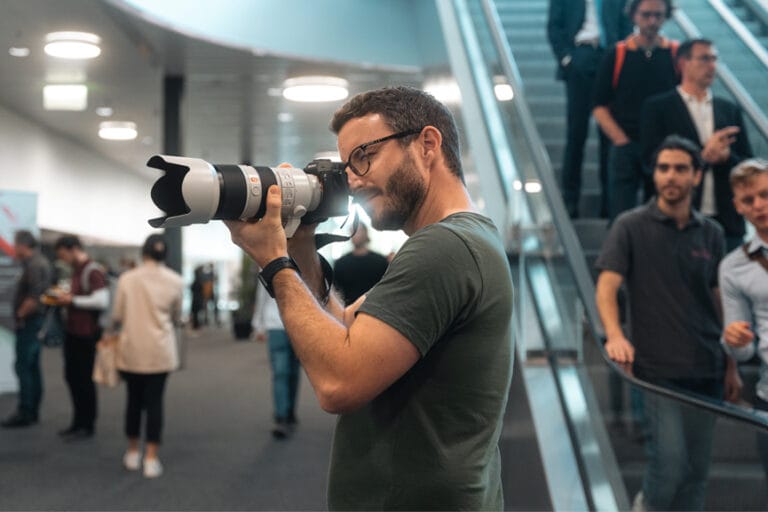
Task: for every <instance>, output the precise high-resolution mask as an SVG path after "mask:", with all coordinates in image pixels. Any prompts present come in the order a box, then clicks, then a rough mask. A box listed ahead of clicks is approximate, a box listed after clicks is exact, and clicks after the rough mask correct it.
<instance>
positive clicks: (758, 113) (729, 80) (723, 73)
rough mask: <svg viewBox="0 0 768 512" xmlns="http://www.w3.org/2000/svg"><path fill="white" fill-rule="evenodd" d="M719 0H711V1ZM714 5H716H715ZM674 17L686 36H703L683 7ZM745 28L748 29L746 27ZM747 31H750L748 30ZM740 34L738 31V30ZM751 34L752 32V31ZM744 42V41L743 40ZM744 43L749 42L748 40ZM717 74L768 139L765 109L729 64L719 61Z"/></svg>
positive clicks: (676, 10) (767, 55) (766, 63)
mask: <svg viewBox="0 0 768 512" xmlns="http://www.w3.org/2000/svg"><path fill="white" fill-rule="evenodd" d="M713 1H717V0H710V3H711V2H713ZM713 7H714V6H713ZM729 14H730V15H731V17H733V18H734V19H735V20H736V21H737V22H738V23H739V24H741V21H739V20H738V18H736V17H735V16H733V13H729ZM673 18H674V20H675V22H676V23H677V25H678V26H679V27H680V30H682V31H683V33H684V34H685V37H687V38H689V39H696V38H700V37H702V34H701V31H699V29H698V27H696V25H695V24H694V23H693V21H691V19H690V18H689V17H688V16H687V15H686V14H685V13H684V12H683V11H682V10H681V9H679V8H678V9H675V11H674V13H673ZM741 26H742V27H744V25H743V24H741ZM744 30H747V29H746V28H745V27H744ZM747 32H749V31H748V30H747ZM737 35H738V31H737ZM750 35H751V33H750ZM752 37H753V39H754V36H752ZM742 42H744V41H743V40H742ZM744 44H747V43H746V42H745V43H744ZM757 44H758V45H760V43H759V42H757ZM747 47H748V48H750V50H751V49H752V47H751V46H750V45H748V44H747ZM763 52H764V53H766V58H768V52H765V49H763ZM758 58H759V57H758ZM764 64H765V65H766V69H768V61H766V62H765V63H764ZM716 69H717V71H716V72H717V76H718V78H720V81H722V82H723V85H725V87H726V88H727V89H728V91H730V93H731V94H732V95H733V97H734V98H735V99H736V102H737V103H738V104H739V105H740V106H741V108H742V109H743V110H744V112H745V113H746V114H747V115H748V116H749V118H750V119H751V120H752V122H753V123H754V124H755V127H756V128H757V130H758V131H759V132H760V133H761V134H762V136H763V137H764V138H765V139H766V140H768V117H766V115H765V114H764V113H763V110H762V109H761V108H760V107H759V106H758V104H757V102H756V101H755V100H754V99H753V98H752V95H751V94H749V92H747V90H746V89H745V88H744V86H743V85H741V82H740V81H739V80H738V79H737V78H736V77H735V76H734V74H733V72H731V70H730V69H729V68H728V66H727V65H726V64H724V63H719V64H718V65H717V68H716Z"/></svg>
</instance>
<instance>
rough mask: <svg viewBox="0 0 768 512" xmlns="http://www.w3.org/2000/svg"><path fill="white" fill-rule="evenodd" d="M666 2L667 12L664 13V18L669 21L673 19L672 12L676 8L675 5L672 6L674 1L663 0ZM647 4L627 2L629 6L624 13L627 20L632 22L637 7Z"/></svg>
mask: <svg viewBox="0 0 768 512" xmlns="http://www.w3.org/2000/svg"><path fill="white" fill-rule="evenodd" d="M661 1H662V2H664V5H665V6H666V12H665V13H664V17H665V18H667V19H669V18H671V17H672V10H673V9H674V8H675V6H674V5H672V0H661ZM643 2H645V0H627V4H626V5H625V6H624V12H625V13H626V15H627V18H629V19H630V20H632V18H634V17H635V11H637V7H638V6H639V5H640V4H641V3H643Z"/></svg>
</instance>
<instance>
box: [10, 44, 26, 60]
mask: <svg viewBox="0 0 768 512" xmlns="http://www.w3.org/2000/svg"><path fill="white" fill-rule="evenodd" d="M8 54H9V55H11V56H12V57H22V58H23V57H29V48H26V47H23V46H11V47H10V48H8Z"/></svg>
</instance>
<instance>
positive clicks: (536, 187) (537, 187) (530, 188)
mask: <svg viewBox="0 0 768 512" xmlns="http://www.w3.org/2000/svg"><path fill="white" fill-rule="evenodd" d="M524 188H525V191H526V192H528V193H529V194H538V193H539V192H541V182H539V181H537V180H529V181H526V182H525V185H524Z"/></svg>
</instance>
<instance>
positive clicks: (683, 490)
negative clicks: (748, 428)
mask: <svg viewBox="0 0 768 512" xmlns="http://www.w3.org/2000/svg"><path fill="white" fill-rule="evenodd" d="M679 407H680V411H681V417H682V419H683V431H684V439H685V444H686V451H687V453H688V465H687V471H686V473H685V475H684V478H683V481H682V482H681V483H680V488H679V490H678V492H677V496H676V498H675V500H674V502H673V503H672V508H673V509H674V510H704V500H705V498H706V489H707V478H708V476H709V463H710V460H711V455H712V436H713V433H714V429H715V415H714V414H713V413H710V412H708V411H704V410H701V409H696V408H693V407H689V406H687V405H684V404H680V405H679Z"/></svg>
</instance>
